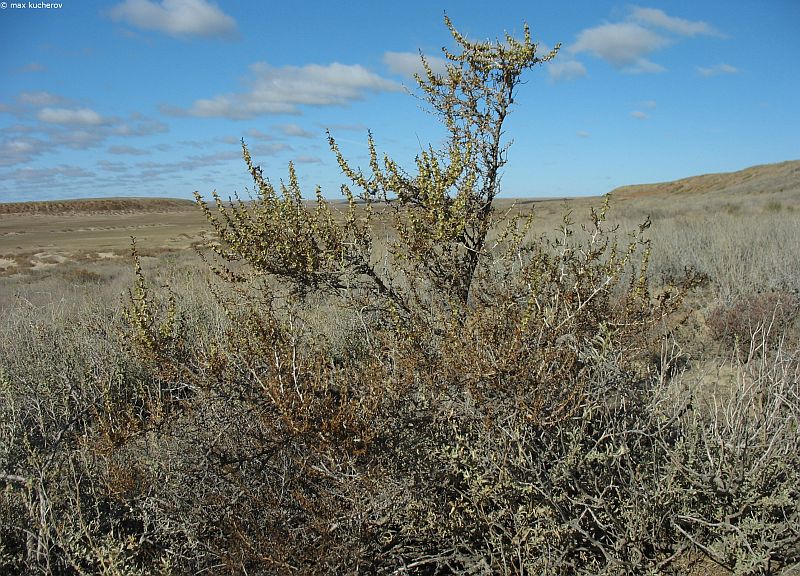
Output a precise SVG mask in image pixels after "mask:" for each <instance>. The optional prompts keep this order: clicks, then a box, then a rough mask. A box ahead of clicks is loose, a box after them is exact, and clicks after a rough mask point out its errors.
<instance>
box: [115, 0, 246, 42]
mask: <svg viewBox="0 0 800 576" xmlns="http://www.w3.org/2000/svg"><path fill="white" fill-rule="evenodd" d="M109 15H110V17H111V19H112V20H114V21H115V22H125V23H127V24H130V25H132V26H136V27H137V28H143V29H146V30H156V31H158V32H163V33H165V34H169V35H170V36H177V37H191V36H199V37H205V38H209V37H218V38H232V37H234V36H236V34H237V27H236V20H234V19H233V18H232V17H231V16H229V15H227V14H225V13H224V12H223V11H222V10H220V9H219V7H218V6H217V5H216V4H215V3H214V2H209V1H207V0H162V1H161V2H154V1H151V0H125V2H122V3H121V4H118V5H116V6H114V7H113V8H111V10H110V11H109Z"/></svg>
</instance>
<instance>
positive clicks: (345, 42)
mask: <svg viewBox="0 0 800 576" xmlns="http://www.w3.org/2000/svg"><path fill="white" fill-rule="evenodd" d="M0 6H5V8H3V9H1V10H0V201H23V200H42V199H56V198H79V197H102V196H169V197H179V198H180V197H183V198H189V197H191V194H192V192H193V191H195V190H198V191H200V192H201V194H203V195H206V196H207V195H210V193H211V192H212V191H213V190H217V191H218V192H220V193H221V194H222V195H223V196H227V195H229V194H233V193H234V192H239V193H246V192H247V189H248V186H249V185H250V182H249V179H248V175H247V173H246V170H245V168H244V163H243V162H242V160H241V150H240V146H239V141H240V140H241V139H242V138H244V139H245V141H246V142H247V143H248V146H249V147H250V148H251V152H252V154H253V157H254V159H255V161H256V162H257V163H258V164H260V165H261V166H262V168H263V169H264V173H265V174H267V175H269V176H270V178H271V179H272V180H273V181H278V180H279V179H280V178H282V177H284V176H285V174H286V165H287V164H288V162H289V161H294V162H295V164H296V167H297V170H298V172H299V175H300V179H301V183H302V184H303V185H304V187H305V190H306V191H307V193H308V194H309V195H311V194H313V191H314V187H315V186H316V185H318V184H319V185H321V186H322V188H323V191H324V193H325V194H326V195H327V196H330V197H336V196H338V190H339V186H340V184H341V183H343V179H342V177H341V175H340V174H339V169H338V167H337V165H336V162H335V159H334V158H333V156H332V155H331V153H330V152H329V150H328V148H327V143H326V140H325V130H326V129H330V130H331V132H332V133H333V135H334V137H335V138H336V139H337V140H338V141H339V142H340V145H341V147H342V149H343V150H344V151H345V153H346V155H347V156H348V157H349V158H351V159H352V160H353V162H354V163H356V164H362V165H365V164H366V162H365V160H366V156H365V153H366V146H365V143H366V137H367V130H368V129H371V130H372V132H373V134H374V137H375V140H376V143H377V145H378V148H379V151H385V152H388V153H390V154H391V155H392V156H393V157H394V158H395V159H397V160H398V161H400V162H401V164H404V165H407V166H412V165H413V159H414V156H415V154H416V153H417V152H418V151H419V150H420V146H421V145H426V144H427V143H429V142H432V143H434V144H436V143H438V142H440V140H441V138H442V136H443V133H442V131H441V129H440V128H439V127H438V126H437V124H436V122H435V119H434V117H432V116H431V115H429V114H428V113H426V112H425V111H424V110H423V109H421V107H420V102H419V101H418V100H416V99H414V98H413V97H411V96H410V95H409V94H408V93H407V90H406V88H404V87H413V85H414V82H413V80H412V78H411V76H410V75H411V74H412V73H413V71H414V70H415V67H416V66H417V64H416V62H417V54H418V52H419V51H420V50H422V51H423V52H424V53H425V54H427V55H429V56H430V57H431V58H432V62H434V64H436V63H437V62H438V60H437V58H438V56H439V55H440V54H441V47H442V46H443V45H446V46H452V41H451V38H450V37H449V34H448V32H447V29H446V28H445V26H444V24H443V14H444V13H445V11H446V12H447V14H448V15H449V16H450V18H451V19H452V20H453V22H454V23H455V25H456V26H457V27H458V28H459V29H460V30H461V31H462V32H463V33H464V34H465V35H467V36H468V37H470V38H471V39H495V38H497V37H498V36H502V35H503V33H504V32H505V31H508V32H510V33H512V34H515V35H517V36H519V35H520V34H521V32H522V29H523V23H524V22H527V23H528V24H529V25H530V27H531V30H532V32H533V36H534V39H535V40H536V41H538V42H540V50H541V51H542V52H545V51H546V49H547V48H549V47H552V46H553V45H555V44H556V43H558V42H561V43H562V49H561V51H560V53H559V55H558V56H557V57H556V59H555V60H553V62H551V63H549V64H546V65H543V66H541V67H539V68H536V69H534V70H532V71H530V72H529V73H528V75H527V76H526V83H525V85H524V86H522V87H521V89H520V91H519V93H518V97H517V99H516V102H517V104H516V108H515V109H514V112H513V114H512V115H511V116H510V117H509V118H508V120H507V126H506V127H507V131H506V132H507V135H508V137H509V138H511V139H513V141H514V144H513V146H512V148H511V150H510V154H509V164H508V165H507V168H506V172H505V175H504V179H503V186H504V191H503V195H504V196H574V195H586V194H603V193H605V192H608V191H610V190H611V189H613V188H614V187H616V186H620V185H624V184H633V183H644V182H657V181H665V180H672V179H676V178H681V177H684V176H690V175H695V174H701V173H708V172H724V171H732V170H738V169H741V168H745V167H747V166H751V165H754V164H763V163H771V162H780V161H784V160H792V159H798V158H800V113H798V109H797V107H798V101H799V100H798V98H800V74H798V70H799V69H800V68H798V64H797V59H798V57H800V34H798V33H797V30H799V29H800V2H798V1H797V0H686V1H683V0H674V1H663V0H662V1H655V0H654V1H646V0H642V2H641V3H633V4H631V3H625V2H614V1H606V0H576V1H570V2H552V1H550V2H544V1H538V0H526V1H516V0H506V1H504V2H497V3H491V2H486V1H481V2H473V1H470V0H460V1H458V2H453V1H449V2H443V1H437V0H422V1H418V0H406V1H404V2H388V1H370V2H333V1H328V2H322V1H317V0H298V1H294V2H286V1H282V2H275V1H272V0H263V1H258V2H257V1H233V0H217V1H216V2H213V1H211V0H124V1H119V2H114V1H108V2H99V1H92V0H81V1H78V0H60V4H59V3H51V4H50V7H49V8H48V7H47V5H46V4H42V3H39V2H30V3H29V2H27V1H26V2H24V3H17V6H15V3H12V2H9V1H8V0H6V2H3V3H2V4H0ZM19 6H22V7H19ZM36 6H38V7H36Z"/></svg>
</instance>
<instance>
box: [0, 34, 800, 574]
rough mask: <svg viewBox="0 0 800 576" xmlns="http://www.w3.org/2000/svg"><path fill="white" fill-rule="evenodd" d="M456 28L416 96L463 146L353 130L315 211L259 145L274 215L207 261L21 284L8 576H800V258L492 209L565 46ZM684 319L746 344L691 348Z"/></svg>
mask: <svg viewBox="0 0 800 576" xmlns="http://www.w3.org/2000/svg"><path fill="white" fill-rule="evenodd" d="M447 24H448V27H449V28H450V31H451V33H452V34H453V37H454V39H455V41H456V43H457V45H458V46H459V48H460V51H458V52H454V53H446V56H447V58H448V59H449V62H450V68H449V70H448V73H447V74H446V75H444V76H437V75H436V74H434V73H433V71H432V70H431V69H429V68H428V67H427V66H426V74H425V75H424V76H423V77H421V78H419V84H420V88H421V96H422V98H423V100H425V101H427V102H428V103H429V104H430V105H431V107H432V110H433V111H434V112H435V113H437V114H438V115H439V117H440V118H441V119H442V120H443V123H444V125H445V127H446V128H447V130H448V134H449V139H448V140H447V141H446V142H445V143H444V145H443V146H442V147H441V148H434V147H433V146H431V147H429V148H428V149H427V150H426V151H425V152H424V153H422V154H420V156H419V157H418V158H417V161H416V165H415V172H414V173H413V174H408V173H406V172H404V171H403V170H401V169H400V168H399V165H398V164H397V163H396V162H395V161H393V160H392V159H391V158H389V157H386V156H384V157H380V156H379V154H378V152H377V146H376V144H375V142H374V140H373V138H372V137H371V136H370V138H369V141H368V142H369V150H370V162H369V166H368V168H367V169H366V170H362V169H360V168H357V167H354V166H352V165H351V164H350V163H349V162H348V161H347V160H346V159H345V158H344V157H343V155H342V154H341V153H340V152H339V149H338V147H337V145H336V142H335V140H334V139H333V138H331V140H330V146H331V148H332V150H333V152H334V154H335V155H336V157H337V159H338V161H339V164H340V166H341V168H342V171H343V173H344V174H345V176H346V177H347V178H349V180H350V181H351V186H352V189H351V188H348V187H344V188H343V193H344V196H345V198H346V199H347V203H346V204H344V205H335V204H332V203H329V202H327V201H326V200H325V199H324V198H323V197H322V195H321V194H319V193H318V194H317V198H316V202H311V203H308V202H306V201H305V200H304V199H303V195H302V194H301V190H300V188H299V185H298V183H297V178H296V175H295V173H294V169H293V168H292V167H290V169H289V175H288V178H287V180H286V181H285V182H282V183H281V184H280V185H279V186H277V187H276V186H273V185H272V184H271V183H270V181H269V180H268V179H266V178H265V177H264V176H263V174H262V171H261V169H260V168H259V167H258V166H257V165H256V164H255V162H254V161H253V159H252V158H251V156H250V154H249V151H248V149H247V148H246V147H243V154H244V159H245V163H246V165H247V168H248V170H249V172H250V175H251V177H252V178H253V182H254V185H255V192H256V193H257V195H258V197H257V198H256V199H255V200H254V201H252V202H251V201H234V202H226V201H223V200H222V199H221V198H216V199H215V200H216V201H215V205H208V204H207V203H206V202H204V201H203V199H202V198H200V197H198V203H199V205H200V208H201V210H202V211H203V212H204V214H205V215H206V217H207V219H208V220H209V222H210V224H211V226H212V227H213V228H214V230H215V232H216V239H217V240H218V242H215V243H214V244H212V245H210V246H209V247H208V250H206V251H204V252H203V253H202V256H203V258H204V259H205V260H206V262H207V263H208V266H207V267H206V268H204V269H203V270H200V271H198V269H197V266H196V262H192V261H190V260H189V259H188V258H181V257H180V256H176V255H175V254H174V253H168V254H160V253H158V251H157V250H155V251H152V252H150V253H152V254H153V255H154V256H157V257H158V258H159V259H158V260H156V259H154V258H150V259H148V258H144V257H143V256H142V254H141V251H140V250H136V249H134V251H133V255H132V262H133V266H131V267H129V268H128V275H127V276H125V277H118V276H117V274H116V273H114V274H108V275H104V276H101V275H100V274H99V273H98V272H95V271H94V270H95V268H91V269H90V268H84V267H82V266H72V265H70V266H72V267H68V268H65V269H64V270H63V271H62V270H61V269H59V271H58V272H55V271H53V272H51V270H55V269H48V271H47V272H46V273H45V272H43V271H40V272H37V273H36V274H38V276H34V275H31V276H28V277H26V278H24V279H20V277H18V276H17V277H10V278H5V279H2V281H3V282H4V286H5V287H8V290H7V292H6V294H4V295H3V298H2V300H0V304H2V314H0V321H2V326H0V336H1V337H0V486H2V487H3V491H2V495H0V571H4V572H10V573H28V574H109V575H111V574H119V575H122V574H197V573H212V574H228V573H230V574H242V573H246V574H291V573H297V574H340V573H341V574H357V573H364V574H419V575H423V574H425V575H431V574H509V575H510V574H632V575H633V574H637V575H638V574H661V573H663V574H681V573H689V572H691V571H694V573H713V572H714V571H717V572H718V573H725V574H793V573H798V571H799V570H800V493H799V492H800V428H799V427H798V418H800V339H798V333H797V330H796V329H795V328H796V326H795V324H793V322H795V323H796V318H797V297H796V289H797V286H798V282H799V281H800V272H798V270H797V267H796V264H792V263H791V262H787V263H785V266H784V268H782V269H781V270H776V271H775V274H773V275H771V276H770V277H769V278H768V279H767V278H765V279H763V282H761V283H760V286H762V287H764V290H769V291H770V292H769V293H768V294H767V293H765V294H757V292H756V289H757V285H759V281H758V280H757V278H756V277H755V276H746V275H745V274H744V273H739V272H741V270H742V268H741V266H742V262H745V263H746V262H749V261H753V258H754V255H753V253H752V251H750V252H745V251H741V250H739V249H738V248H737V249H736V250H737V251H735V252H731V253H726V252H725V247H727V246H735V247H738V246H740V244H739V243H734V242H733V241H732V240H731V241H730V243H728V244H725V243H724V242H727V241H728V240H730V239H729V238H728V237H726V236H721V235H717V236H714V235H713V234H712V232H714V230H715V229H714V228H713V227H712V226H711V225H709V227H707V228H706V229H705V230H706V232H707V233H708V236H707V237H705V240H706V242H705V244H704V243H703V242H702V241H700V240H699V239H698V241H697V242H695V241H694V240H692V237H690V236H687V235H686V234H685V233H678V232H677V231H676V229H675V227H677V226H678V225H680V224H681V223H685V222H686V218H685V217H684V215H681V216H679V217H677V218H675V219H674V220H672V221H670V222H671V223H672V224H670V226H675V227H667V226H666V225H664V224H663V223H662V222H663V221H659V222H657V223H656V226H655V227H654V229H653V230H649V224H650V222H649V220H648V219H647V218H645V217H644V215H643V217H642V218H641V220H640V221H638V222H632V221H630V220H628V221H621V222H618V224H619V225H618V226H617V225H616V224H613V223H612V222H611V218H612V217H613V206H612V207H611V209H609V204H608V201H606V202H605V203H602V204H601V205H599V206H596V207H595V208H594V209H592V210H589V211H587V214H586V215H585V219H582V220H581V221H580V222H579V223H575V222H573V220H572V218H573V217H574V218H576V219H577V218H584V215H581V214H577V213H576V214H575V215H574V216H573V215H572V214H571V213H570V212H569V211H567V212H566V213H562V214H561V219H560V222H559V224H558V226H557V227H554V226H552V225H550V224H543V222H547V220H546V219H544V218H543V217H542V216H539V215H537V214H536V212H535V211H534V212H533V213H531V212H530V211H527V210H517V211H512V212H509V213H508V214H506V215H504V214H502V213H498V211H496V210H495V206H496V204H495V197H496V195H497V193H498V192H499V176H500V171H501V168H502V166H503V165H504V163H505V150H506V145H505V143H504V142H503V141H502V127H503V123H504V121H505V119H506V116H507V114H508V113H509V112H510V110H511V104H512V101H513V97H514V90H515V87H516V86H517V85H518V83H519V82H520V81H521V79H522V75H523V73H524V72H525V71H526V70H527V69H529V68H532V67H534V66H535V65H536V64H539V63H541V62H543V61H545V60H547V59H549V58H550V57H552V56H553V54H554V52H553V53H550V54H547V55H544V56H541V55H538V54H537V50H536V45H535V44H534V43H533V42H532V40H531V38H530V35H529V33H528V30H527V28H526V30H525V37H524V38H523V39H521V40H516V39H514V38H511V37H507V38H505V39H504V40H502V41H498V42H496V43H482V42H477V43H476V42H471V41H469V40H467V39H466V38H464V37H463V36H461V35H460V34H459V33H458V32H457V31H456V30H455V29H454V28H453V27H452V25H450V23H449V21H448V22H447ZM713 181H715V180H713V179H711V180H708V179H707V180H704V182H713ZM724 201H725V202H728V201H729V200H728V199H724ZM640 206H641V205H640ZM736 206H740V205H739V204H736ZM651 207H652V206H651ZM759 212H760V213H761V214H762V215H761V216H760V217H762V218H771V219H773V220H770V221H774V222H779V224H777V225H776V226H774V227H773V233H774V234H785V235H786V236H785V237H786V238H790V237H791V235H792V234H794V235H796V234H797V232H798V227H797V224H796V222H794V221H793V220H790V219H788V217H787V212H789V210H788V208H787V209H785V210H784V209H781V210H780V211H776V210H769V209H767V210H760V211H759ZM725 217H727V218H740V219H744V218H747V217H748V216H747V207H746V206H741V207H740V208H738V209H737V210H735V211H732V212H730V211H729V213H728V214H726V215H725ZM759 222H761V221H759ZM554 228H555V229H554ZM376 230H381V231H383V233H382V234H381V236H380V237H379V236H378V234H377V233H376ZM387 230H390V231H391V233H386V231H387ZM741 230H742V228H739V232H740V234H741ZM651 237H652V238H653V240H651V239H650V238H651ZM678 237H680V238H682V239H683V240H684V241H685V242H686V244H685V245H682V244H681V242H678V241H677V238H678ZM720 238H725V240H724V241H723V243H720V241H719V239H720ZM651 242H655V244H654V245H651ZM659 242H661V243H662V244H666V245H667V246H668V247H669V248H668V249H667V250H666V251H664V249H663V247H662V248H661V251H659ZM670 242H673V243H674V247H675V249H674V250H673V245H671V244H670ZM778 246H785V244H780V245H779V244H777V243H776V244H774V245H772V250H773V251H772V254H774V255H776V256H775V257H774V261H777V260H780V258H778V256H777V255H779V254H780V252H779V250H780V248H778ZM761 256H762V254H759V258H760V257H761ZM770 261H773V260H770ZM732 263H736V266H738V267H736V268H734V267H732V266H733V265H732ZM687 264H689V265H694V266H695V268H697V269H698V270H699V272H701V273H702V274H701V275H698V274H695V273H693V272H692V271H691V270H689V271H687V270H686V269H685V265H687ZM698 264H702V266H698ZM106 266H109V267H110V266H113V267H114V269H115V270H121V269H122V267H123V266H127V264H123V263H115V264H113V265H110V264H108V265H106ZM737 271H738V272H737ZM112 276H114V278H113V279H112ZM129 279H130V281H128V280H129ZM737 282H738V284H737ZM751 283H752V284H753V286H751ZM122 284H127V287H128V292H127V294H128V296H127V297H126V298H125V299H124V303H122V304H120V301H119V300H118V299H117V300H116V301H115V298H118V297H119V294H120V293H121V292H122V290H121V289H120V288H121V286H122ZM766 284H769V286H765V285H766ZM23 285H26V286H34V285H35V286H37V287H38V288H40V289H39V290H36V292H37V293H41V294H45V293H46V294H47V295H49V298H41V299H36V298H34V297H33V296H32V295H29V294H26V295H25V296H23V295H22V294H21V292H20V291H19V290H18V287H20V286H23ZM67 285H69V290H71V293H70V294H69V295H70V298H69V300H68V301H65V299H64V298H63V297H62V298H61V299H59V298H58V294H59V291H60V294H62V296H63V294H64V293H65V291H66V290H67V288H65V286H67ZM87 285H91V286H92V290H102V291H104V292H105V294H106V295H107V296H106V297H104V298H100V297H98V296H97V295H96V294H97V292H92V293H89V292H81V290H85V289H86V286H87ZM754 286H756V287H754ZM745 289H747V290H749V293H748V294H749V295H744V296H742V297H741V298H739V296H740V295H741V294H745V292H744V290H745ZM793 289H794V290H795V292H793V291H792V290H793ZM777 290H781V292H777ZM80 294H84V295H87V296H86V298H85V300H83V301H82V300H81V299H80ZM28 296H30V298H29V297H28ZM31 298H33V300H31ZM737 298H739V299H737ZM42 301H44V302H48V301H49V302H50V303H49V304H46V303H43V302H42ZM698 318H699V319H698ZM689 322H701V323H702V327H703V329H704V330H705V333H708V334H709V337H710V338H712V339H713V340H716V341H720V342H722V343H723V344H731V345H732V346H733V351H731V350H728V349H720V348H719V347H717V348H715V349H714V351H713V354H714V355H713V356H711V357H710V358H696V357H695V356H693V354H694V352H692V353H688V352H686V351H685V350H684V349H683V348H682V347H681V346H682V344H684V343H686V342H687V338H689V336H687V333H689V334H690V335H691V338H693V339H694V340H692V341H691V342H690V344H692V345H691V346H689V347H690V348H692V350H694V349H695V348H698V349H699V348H702V347H701V346H700V347H698V346H696V344H697V342H696V340H703V338H705V336H704V335H703V334H704V332H703V331H702V330H701V331H693V330H691V329H687V324H688V323H689ZM721 350H722V351H721ZM700 360H702V361H704V362H705V361H710V362H712V363H714V364H715V365H716V367H717V368H719V375H718V376H717V377H716V378H715V379H713V381H712V382H709V381H708V379H707V378H706V377H705V376H706V375H705V374H701V373H698V372H697V371H696V367H697V366H700V365H702V363H701V362H700ZM723 368H724V370H723Z"/></svg>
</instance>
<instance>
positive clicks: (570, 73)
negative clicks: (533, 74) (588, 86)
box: [547, 60, 586, 82]
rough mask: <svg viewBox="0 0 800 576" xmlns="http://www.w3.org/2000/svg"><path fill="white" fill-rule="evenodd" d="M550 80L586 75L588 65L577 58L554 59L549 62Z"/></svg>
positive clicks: (570, 78) (555, 80)
mask: <svg viewBox="0 0 800 576" xmlns="http://www.w3.org/2000/svg"><path fill="white" fill-rule="evenodd" d="M547 73H548V75H549V76H550V80H552V81H554V82H557V81H559V80H574V79H575V78H581V77H583V76H586V67H585V66H584V65H583V64H581V63H580V62H578V61H577V60H563V61H561V60H554V61H551V62H549V63H548V64H547Z"/></svg>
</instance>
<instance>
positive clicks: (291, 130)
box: [276, 124, 317, 138]
mask: <svg viewBox="0 0 800 576" xmlns="http://www.w3.org/2000/svg"><path fill="white" fill-rule="evenodd" d="M276 128H277V129H278V130H280V131H281V133H283V135H284V136H294V137H297V138H314V137H315V136H317V134H314V133H313V132H309V131H308V130H306V129H305V128H303V127H302V126H298V125H297V124H281V125H280V126H276Z"/></svg>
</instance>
